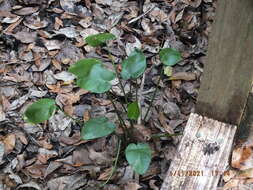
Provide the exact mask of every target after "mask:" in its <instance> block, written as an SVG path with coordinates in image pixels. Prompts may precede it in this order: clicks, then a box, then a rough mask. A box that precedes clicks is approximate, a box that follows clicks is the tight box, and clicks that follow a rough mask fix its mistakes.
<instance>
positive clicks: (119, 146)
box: [100, 138, 121, 188]
mask: <svg viewBox="0 0 253 190" xmlns="http://www.w3.org/2000/svg"><path fill="white" fill-rule="evenodd" d="M120 148H121V139H120V138H118V149H117V155H116V158H115V162H114V165H113V168H112V171H111V173H110V176H109V177H108V179H107V180H106V181H105V182H104V183H103V184H101V185H100V188H101V187H103V186H105V185H106V184H107V183H108V182H109V181H110V179H111V178H112V176H113V174H114V172H115V170H116V167H117V163H118V160H119V153H120Z"/></svg>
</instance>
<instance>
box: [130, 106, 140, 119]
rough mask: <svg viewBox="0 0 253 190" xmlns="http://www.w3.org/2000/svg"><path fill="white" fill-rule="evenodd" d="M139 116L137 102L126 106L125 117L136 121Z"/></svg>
mask: <svg viewBox="0 0 253 190" xmlns="http://www.w3.org/2000/svg"><path fill="white" fill-rule="evenodd" d="M139 115H140V109H139V106H138V102H132V103H131V104H129V105H128V106H127V117H128V118H129V119H134V120H137V119H138V117H139Z"/></svg>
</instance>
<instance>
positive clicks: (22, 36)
mask: <svg viewBox="0 0 253 190" xmlns="http://www.w3.org/2000/svg"><path fill="white" fill-rule="evenodd" d="M13 36H14V37H15V38H16V39H17V40H20V41H21V42H22V43H25V44H28V43H32V42H35V40H36V38H37V32H17V33H16V34H13Z"/></svg>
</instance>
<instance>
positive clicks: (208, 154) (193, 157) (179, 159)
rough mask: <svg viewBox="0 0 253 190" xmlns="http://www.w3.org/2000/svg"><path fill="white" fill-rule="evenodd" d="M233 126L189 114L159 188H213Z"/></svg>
mask: <svg viewBox="0 0 253 190" xmlns="http://www.w3.org/2000/svg"><path fill="white" fill-rule="evenodd" d="M235 131H236V126H234V125H230V124H226V123H222V122H219V121H217V120H213V119H209V118H206V117H202V116H199V115H197V114H194V113H192V114H191V115H190V118H189V120H188V122H187V125H186V128H185V131H184V136H183V138H182V140H181V142H180V144H179V147H178V150H177V154H176V155H175V158H174V159H173V161H172V163H171V166H170V168H169V171H168V173H167V175H166V178H165V180H164V183H163V185H162V188H161V190H186V189H187V190H216V187H217V184H218V181H219V178H220V174H222V173H223V172H224V171H225V169H226V167H227V165H228V159H229V155H230V150H231V147H232V144H233V138H234V135H235Z"/></svg>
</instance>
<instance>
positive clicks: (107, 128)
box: [81, 117, 116, 140]
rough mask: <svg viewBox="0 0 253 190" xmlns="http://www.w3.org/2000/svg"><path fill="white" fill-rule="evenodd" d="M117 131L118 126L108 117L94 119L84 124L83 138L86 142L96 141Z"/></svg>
mask: <svg viewBox="0 0 253 190" xmlns="http://www.w3.org/2000/svg"><path fill="white" fill-rule="evenodd" d="M115 129H116V126H115V125H114V124H113V123H112V122H110V121H109V120H108V119H107V118H106V117H98V118H92V119H90V120H89V121H87V122H86V123H85V124H84V126H83V128H82V130H81V137H82V139H84V140H90V139H96V138H99V137H104V136H106V135H109V134H111V133H112V132H114V131H115Z"/></svg>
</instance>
